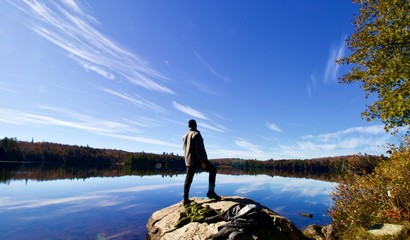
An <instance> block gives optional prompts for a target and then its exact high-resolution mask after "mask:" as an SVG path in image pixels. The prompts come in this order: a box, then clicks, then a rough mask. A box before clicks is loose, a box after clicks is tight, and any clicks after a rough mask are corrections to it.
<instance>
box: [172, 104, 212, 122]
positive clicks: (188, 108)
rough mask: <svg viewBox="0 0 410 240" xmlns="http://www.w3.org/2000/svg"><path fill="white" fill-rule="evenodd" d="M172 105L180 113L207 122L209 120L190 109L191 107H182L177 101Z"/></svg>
mask: <svg viewBox="0 0 410 240" xmlns="http://www.w3.org/2000/svg"><path fill="white" fill-rule="evenodd" d="M172 105H173V106H174V108H176V109H178V110H179V111H181V112H183V113H185V114H187V115H189V116H191V117H194V118H199V119H203V120H207V119H208V118H207V117H206V116H205V115H204V114H203V113H201V112H199V111H197V110H195V109H193V108H191V107H189V106H184V105H181V104H179V103H177V102H175V101H173V102H172Z"/></svg>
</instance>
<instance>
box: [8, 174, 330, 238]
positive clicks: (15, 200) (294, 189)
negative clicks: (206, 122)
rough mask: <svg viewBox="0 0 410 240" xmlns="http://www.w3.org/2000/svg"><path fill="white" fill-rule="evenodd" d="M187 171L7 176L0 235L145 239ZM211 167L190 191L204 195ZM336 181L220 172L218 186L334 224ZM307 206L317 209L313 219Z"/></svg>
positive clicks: (292, 214)
mask: <svg viewBox="0 0 410 240" xmlns="http://www.w3.org/2000/svg"><path fill="white" fill-rule="evenodd" d="M184 178H185V175H183V174H182V175H176V176H172V177H170V176H167V177H162V176H143V177H140V176H123V177H104V178H103V177H101V178H100V177H98V178H86V179H70V180H49V181H35V180H12V181H10V182H8V183H6V184H5V183H0V194H1V195H0V239H145V238H146V235H147V230H146V227H145V224H146V222H147V221H148V219H149V217H150V216H151V214H152V213H153V212H155V211H157V210H159V209H161V208H164V207H167V206H169V205H172V204H175V203H177V202H180V201H181V199H182V188H183V182H184ZM207 181H208V174H207V173H199V174H197V175H195V177H194V182H193V183H192V186H191V192H190V196H191V197H192V196H199V197H204V196H205V195H206V192H207V190H208V189H207V188H208V183H207ZM335 187H336V183H331V182H324V181H318V180H311V179H301V178H284V177H270V176H266V175H256V176H251V175H240V176H237V175H223V174H218V175H217V187H216V192H217V193H218V194H219V195H223V196H244V197H248V198H251V199H253V200H255V201H257V202H259V203H261V204H262V205H264V206H266V207H268V208H270V209H272V210H274V211H275V212H277V213H279V214H281V215H283V216H285V217H287V218H288V219H290V220H292V221H293V222H294V223H295V224H296V226H297V227H299V228H301V229H302V228H304V227H306V226H307V225H309V224H314V223H315V224H320V225H324V224H327V223H330V221H331V220H330V218H329V217H328V216H327V214H326V211H327V209H328V208H329V207H330V205H331V204H332V202H331V198H330V197H329V193H330V192H331V190H332V189H334V188H335ZM300 213H311V214H313V215H314V217H313V218H305V217H302V216H300V215H299V214H300Z"/></svg>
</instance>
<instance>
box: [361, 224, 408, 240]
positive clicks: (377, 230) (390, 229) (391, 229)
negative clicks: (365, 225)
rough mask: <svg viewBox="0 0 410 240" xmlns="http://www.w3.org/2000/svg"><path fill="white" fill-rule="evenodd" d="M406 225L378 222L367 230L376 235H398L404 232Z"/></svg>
mask: <svg viewBox="0 0 410 240" xmlns="http://www.w3.org/2000/svg"><path fill="white" fill-rule="evenodd" d="M403 231H404V226H403V225H397V224H389V223H385V224H376V225H373V226H372V227H371V228H370V230H368V231H367V232H368V233H370V234H372V235H374V236H376V237H387V236H390V237H392V238H393V237H398V236H400V235H402V234H403Z"/></svg>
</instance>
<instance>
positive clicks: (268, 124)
mask: <svg viewBox="0 0 410 240" xmlns="http://www.w3.org/2000/svg"><path fill="white" fill-rule="evenodd" d="M266 126H267V127H268V128H269V129H270V130H272V131H275V132H282V130H281V129H280V128H279V127H278V126H277V125H276V124H275V123H271V122H266Z"/></svg>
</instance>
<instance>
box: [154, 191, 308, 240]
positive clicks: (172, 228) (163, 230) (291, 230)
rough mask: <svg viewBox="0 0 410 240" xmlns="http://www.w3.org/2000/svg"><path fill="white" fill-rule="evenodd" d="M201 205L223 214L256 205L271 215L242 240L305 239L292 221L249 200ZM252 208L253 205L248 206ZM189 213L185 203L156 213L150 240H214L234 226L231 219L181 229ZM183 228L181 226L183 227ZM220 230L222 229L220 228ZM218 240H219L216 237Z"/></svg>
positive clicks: (202, 201) (226, 199)
mask: <svg viewBox="0 0 410 240" xmlns="http://www.w3.org/2000/svg"><path fill="white" fill-rule="evenodd" d="M194 200H195V202H196V203H198V205H200V206H203V207H205V208H208V207H209V208H211V209H215V210H220V212H222V213H223V212H226V211H227V210H228V209H232V208H231V207H234V205H237V204H241V205H240V206H244V205H248V204H255V205H257V206H258V209H261V210H262V211H263V212H264V213H263V214H264V215H265V213H266V214H267V216H269V217H268V221H265V223H264V224H261V225H260V226H252V228H251V229H252V231H249V232H245V233H244V234H242V235H241V237H240V239H279V240H281V239H286V240H292V239H305V237H304V236H303V234H302V233H301V231H300V230H299V229H297V228H296V226H295V225H294V224H293V223H292V222H291V221H290V220H288V219H286V218H284V217H282V216H280V215H278V214H277V213H275V212H273V211H272V210H270V209H268V208H266V207H263V206H261V205H260V204H259V203H256V202H254V201H252V200H250V199H248V198H243V197H222V200H220V201H215V200H211V199H202V198H195V199H194ZM248 206H252V205H248ZM184 211H185V207H184V206H183V204H182V201H181V202H179V203H176V204H174V205H172V206H169V207H167V208H164V209H161V210H159V211H156V212H155V213H153V214H152V216H151V218H150V219H149V220H148V223H147V229H148V238H149V239H151V240H156V239H161V240H166V239H169V240H174V239H180V240H183V239H187V240H188V239H189V240H192V239H198V240H203V239H211V238H210V237H211V236H212V235H213V236H214V237H215V234H218V233H221V231H223V230H224V229H226V228H222V227H223V226H222V225H224V224H227V223H231V224H232V222H231V221H229V220H219V221H216V222H215V221H212V222H213V223H207V222H203V221H200V222H196V221H194V222H189V223H187V224H186V225H183V226H181V227H176V223H177V222H178V220H179V219H180V216H181V213H183V212H184ZM179 225H180V224H179ZM218 227H219V229H218ZM231 238H232V239H237V238H234V237H233V235H232V234H231ZM214 239H217V238H214Z"/></svg>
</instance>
